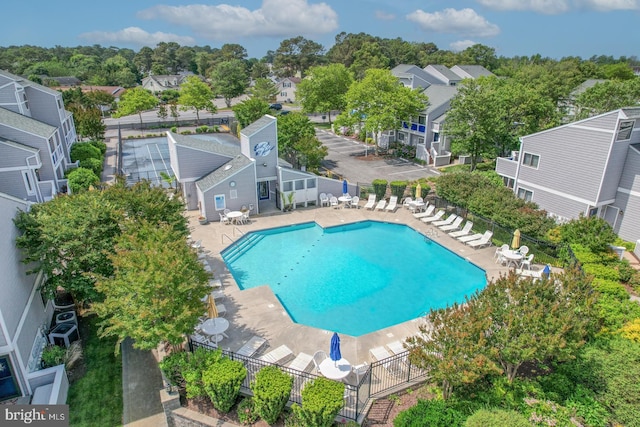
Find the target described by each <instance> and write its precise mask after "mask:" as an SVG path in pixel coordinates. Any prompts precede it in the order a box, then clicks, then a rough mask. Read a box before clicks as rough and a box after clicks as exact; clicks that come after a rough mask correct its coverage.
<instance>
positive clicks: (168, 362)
mask: <svg viewBox="0 0 640 427" xmlns="http://www.w3.org/2000/svg"><path fill="white" fill-rule="evenodd" d="M188 362H189V353H187V352H186V351H178V352H174V353H171V354H170V355H168V356H167V357H165V358H164V359H162V361H161V362H160V363H159V364H158V365H159V366H160V370H161V371H162V373H163V374H164V376H165V378H166V379H167V381H169V384H171V385H174V386H181V385H183V384H184V377H183V376H182V371H183V370H184V368H185V367H186V366H187V364H188Z"/></svg>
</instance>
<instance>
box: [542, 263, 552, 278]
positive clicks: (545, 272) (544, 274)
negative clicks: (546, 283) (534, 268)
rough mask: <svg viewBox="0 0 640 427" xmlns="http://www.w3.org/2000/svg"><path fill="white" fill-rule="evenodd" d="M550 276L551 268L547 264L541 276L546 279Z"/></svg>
mask: <svg viewBox="0 0 640 427" xmlns="http://www.w3.org/2000/svg"><path fill="white" fill-rule="evenodd" d="M550 275H551V268H549V264H547V265H545V266H544V269H543V270H542V276H544V277H546V278H547V279H548V278H549V276H550Z"/></svg>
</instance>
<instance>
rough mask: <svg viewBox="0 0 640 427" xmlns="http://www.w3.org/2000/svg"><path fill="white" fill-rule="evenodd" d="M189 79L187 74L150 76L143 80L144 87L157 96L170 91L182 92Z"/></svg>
mask: <svg viewBox="0 0 640 427" xmlns="http://www.w3.org/2000/svg"><path fill="white" fill-rule="evenodd" d="M187 77H188V75H187V74H169V75H157V76H156V75H149V76H147V77H144V78H143V79H142V87H143V88H144V89H147V90H149V91H151V93H155V94H158V93H162V92H164V91H165V90H169V89H173V90H180V85H181V84H182V83H183V82H184V81H185V80H186V78H187Z"/></svg>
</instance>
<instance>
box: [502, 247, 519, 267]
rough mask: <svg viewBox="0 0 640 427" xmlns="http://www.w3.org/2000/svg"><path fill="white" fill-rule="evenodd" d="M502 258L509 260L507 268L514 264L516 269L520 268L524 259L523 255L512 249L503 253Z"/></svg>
mask: <svg viewBox="0 0 640 427" xmlns="http://www.w3.org/2000/svg"><path fill="white" fill-rule="evenodd" d="M502 256H503V257H504V259H506V260H507V266H510V265H511V264H513V265H514V266H515V267H519V266H520V263H521V262H522V260H523V259H524V255H522V254H521V253H520V252H518V251H514V250H511V249H507V250H506V251H502Z"/></svg>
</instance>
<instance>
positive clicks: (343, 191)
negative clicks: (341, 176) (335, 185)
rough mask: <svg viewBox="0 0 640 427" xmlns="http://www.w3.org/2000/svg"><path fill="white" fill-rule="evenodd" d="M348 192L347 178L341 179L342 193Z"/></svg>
mask: <svg viewBox="0 0 640 427" xmlns="http://www.w3.org/2000/svg"><path fill="white" fill-rule="evenodd" d="M348 193H349V185H348V184H347V180H346V179H345V180H342V194H348Z"/></svg>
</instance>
